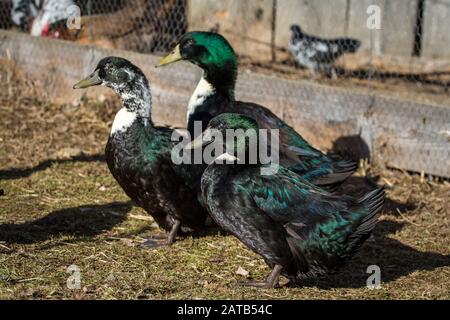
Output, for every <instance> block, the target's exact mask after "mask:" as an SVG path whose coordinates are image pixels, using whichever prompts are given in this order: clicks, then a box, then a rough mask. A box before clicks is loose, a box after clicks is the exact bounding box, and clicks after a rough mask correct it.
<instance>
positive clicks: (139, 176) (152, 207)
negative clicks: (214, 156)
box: [74, 57, 207, 246]
mask: <svg viewBox="0 0 450 320" xmlns="http://www.w3.org/2000/svg"><path fill="white" fill-rule="evenodd" d="M97 85H103V86H106V87H109V88H111V89H112V90H114V91H115V92H116V93H117V94H118V95H119V96H120V97H121V98H122V102H123V105H122V108H121V109H120V111H119V112H118V113H117V114H116V116H115V118H114V122H113V124H112V128H111V133H110V136H109V139H108V143H107V145H106V151H105V153H106V162H107V164H108V167H109V170H110V171H111V173H112V175H113V176H114V178H115V179H116V180H117V182H118V183H119V185H120V186H121V187H122V189H123V190H124V191H125V193H126V194H127V195H128V196H129V197H130V198H131V199H132V200H133V201H135V202H136V204H137V205H139V206H140V207H142V208H143V209H144V210H145V211H147V213H149V214H150V215H151V216H152V217H153V218H154V219H155V221H156V223H157V224H158V225H159V227H160V228H162V229H164V230H166V231H168V232H169V234H168V237H167V239H163V240H162V241H158V240H154V241H153V242H152V243H153V244H154V245H155V246H159V245H166V244H167V245H170V244H172V243H173V242H174V240H175V238H176V235H177V234H178V233H179V232H180V231H183V230H184V231H191V230H193V231H198V230H201V229H203V228H204V227H205V219H206V217H207V212H206V210H205V209H203V208H202V207H201V205H200V204H199V202H198V200H197V193H196V192H195V191H193V190H192V189H191V188H189V187H188V186H187V183H186V180H187V179H188V178H189V175H190V172H189V171H188V169H186V167H185V166H180V165H176V164H174V163H173V161H172V159H171V150H172V148H173V147H174V144H175V142H172V141H171V136H172V131H173V130H171V129H169V128H165V127H155V126H154V124H153V122H152V118H151V109H152V96H151V92H150V86H149V83H148V81H147V78H146V77H145V75H144V74H143V72H142V71H141V70H140V69H139V68H138V67H137V66H135V65H133V64H132V63H131V62H130V61H128V60H126V59H123V58H119V57H107V58H104V59H102V60H101V61H100V62H99V63H98V65H97V67H96V68H95V71H94V72H93V73H92V74H91V75H89V76H88V77H87V78H86V79H84V80H81V81H80V82H78V83H77V84H76V85H75V86H74V88H75V89H82V88H87V87H90V86H97ZM197 179H198V180H199V179H200V178H199V177H198V178H197Z"/></svg>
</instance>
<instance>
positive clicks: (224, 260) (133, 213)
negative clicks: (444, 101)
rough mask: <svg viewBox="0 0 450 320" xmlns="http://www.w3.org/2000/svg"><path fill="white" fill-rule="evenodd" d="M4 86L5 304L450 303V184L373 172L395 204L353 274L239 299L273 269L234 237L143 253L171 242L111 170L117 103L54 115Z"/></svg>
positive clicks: (9, 74)
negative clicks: (159, 241)
mask: <svg viewBox="0 0 450 320" xmlns="http://www.w3.org/2000/svg"><path fill="white" fill-rule="evenodd" d="M0 77H1V78H0V80H1V81H0V83H1V84H0V86H3V87H0V119H2V120H1V124H2V125H1V126H0V143H1V146H2V147H1V148H0V188H1V189H3V190H4V195H3V196H0V299H197V298H204V299H216V298H224V299H230V298H234V299H257V298H260V299H270V298H273V299H449V298H450V280H449V279H450V256H449V254H450V247H449V245H450V241H449V232H448V230H449V217H450V210H449V209H450V208H449V203H448V199H449V198H450V184H449V183H448V182H429V181H426V180H424V179H421V177H420V176H418V175H410V174H408V173H405V172H401V171H393V170H385V169H381V168H370V167H369V168H366V169H367V170H366V172H365V174H368V175H372V176H379V179H378V181H379V183H382V184H387V186H388V196H389V199H390V200H389V201H388V205H387V206H386V209H385V210H384V213H383V216H382V218H381V221H380V223H379V225H378V226H377V228H376V230H375V232H374V236H373V237H371V238H370V239H369V240H368V241H367V242H366V244H365V245H364V246H363V247H362V248H361V250H360V252H359V253H358V254H357V255H356V256H355V257H354V259H352V260H351V261H350V263H349V264H348V265H347V266H346V267H345V268H344V269H342V270H341V272H339V273H338V274H337V275H334V276H331V277H329V278H324V279H319V280H314V281H310V282H307V283H304V284H303V286H302V287H292V286H289V285H287V286H284V287H282V288H280V289H270V290H261V289H253V288H242V287H237V286H234V285H233V284H235V283H236V282H239V281H245V280H247V279H249V278H252V279H263V278H264V277H265V276H266V274H267V273H268V272H269V269H268V267H267V266H266V265H265V264H264V262H263V261H262V259H261V258H260V257H259V256H257V255H255V254H253V253H252V252H251V251H249V250H248V249H246V248H245V247H244V246H243V245H242V244H241V243H240V242H239V241H237V240H236V239H235V238H233V237H232V236H223V235H220V234H213V235H208V236H203V237H188V238H184V239H180V240H179V241H177V242H176V243H175V244H174V245H173V246H172V247H171V248H162V249H158V250H149V249H146V248H144V247H142V245H141V244H142V242H143V240H144V239H145V238H146V237H148V236H149V235H152V234H155V233H158V232H160V231H159V230H158V229H157V227H156V225H155V224H154V223H153V222H152V221H151V219H150V218H149V216H148V215H147V214H146V213H145V212H144V211H143V210H142V209H140V208H137V207H135V206H133V205H132V204H131V203H130V202H129V201H128V198H127V197H126V196H125V194H124V193H123V192H122V190H121V189H120V188H119V187H118V185H117V184H116V182H115V181H114V179H113V178H112V176H111V175H110V173H109V171H108V169H107V166H106V164H105V163H104V161H103V158H102V155H103V149H104V145H105V143H106V139H107V137H108V132H109V127H110V124H111V120H112V119H113V115H114V113H115V111H116V110H117V109H118V101H117V100H113V101H110V100H108V101H106V102H104V103H103V104H98V103H92V102H84V103H82V104H81V105H80V106H78V107H75V106H71V105H52V104H48V103H44V102H42V101H39V100H38V99H36V98H35V97H36V96H37V94H36V92H33V86H32V85H30V84H26V83H25V84H24V83H19V84H15V83H14V81H16V80H14V79H16V78H17V75H15V73H14V72H13V71H10V70H6V69H5V70H0ZM5 79H7V80H8V81H5ZM11 82H12V83H11ZM13 84H14V85H13ZM6 86H8V87H6ZM357 179H360V180H361V179H362V178H355V181H356V180H357ZM362 180H363V179H362ZM349 188H353V189H357V187H355V186H353V185H351V184H350V186H349ZM374 264H375V265H378V266H379V267H380V268H381V281H382V283H381V288H380V289H377V290H370V289H368V288H367V287H366V279H367V277H368V276H369V274H367V273H366V269H367V267H368V266H369V265H374ZM71 265H77V266H78V267H79V268H80V271H81V288H80V289H75V290H72V289H68V288H67V280H68V277H69V276H70V274H68V273H67V272H66V271H67V268H68V267H69V266H71ZM239 267H241V268H243V269H245V270H247V271H249V275H248V276H242V275H239V274H237V270H238V268H239Z"/></svg>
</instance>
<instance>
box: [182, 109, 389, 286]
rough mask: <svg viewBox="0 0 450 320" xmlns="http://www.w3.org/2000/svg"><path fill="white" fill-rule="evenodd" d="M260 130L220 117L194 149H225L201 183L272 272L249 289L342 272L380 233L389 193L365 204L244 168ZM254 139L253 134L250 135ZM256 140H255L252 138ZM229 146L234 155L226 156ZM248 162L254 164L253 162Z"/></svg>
mask: <svg viewBox="0 0 450 320" xmlns="http://www.w3.org/2000/svg"><path fill="white" fill-rule="evenodd" d="M228 129H233V130H240V129H242V130H243V132H244V133H242V134H241V135H238V138H237V139H236V140H233V141H231V144H230V141H227V142H226V143H228V145H223V143H222V142H221V140H217V139H216V140H214V139H211V138H210V137H213V135H212V134H210V132H211V130H216V131H217V130H218V131H219V132H221V134H222V135H225V134H226V133H225V132H226V130H228ZM257 130H258V124H257V122H256V121H254V120H253V119H250V118H248V117H245V116H243V115H239V114H227V113H224V114H221V115H219V116H217V117H215V118H214V119H212V120H211V121H210V123H209V126H208V128H207V129H206V130H205V131H204V133H203V135H202V136H199V137H198V138H196V139H195V140H194V141H193V142H192V143H191V145H190V148H198V147H200V146H203V147H204V146H205V145H207V144H210V145H212V146H214V144H217V143H219V144H222V146H221V147H218V146H214V148H218V149H219V150H220V149H222V150H226V152H224V153H223V154H221V155H219V156H218V157H217V160H221V161H222V163H221V162H220V161H217V163H216V162H213V163H212V164H210V165H209V166H208V167H207V169H206V170H205V172H204V173H203V176H202V181H201V187H202V192H203V197H204V201H205V202H206V204H207V207H208V210H209V212H210V215H211V217H212V218H213V219H214V221H215V222H216V223H217V224H218V225H219V226H220V227H222V228H223V229H224V230H226V231H228V232H230V233H231V234H233V235H234V236H236V237H237V238H238V239H239V240H240V241H242V242H243V243H244V244H245V245H246V246H247V247H248V248H250V249H251V250H253V251H254V252H256V253H257V254H259V255H261V256H262V257H263V258H264V260H265V262H266V263H267V264H268V265H269V267H270V268H272V272H271V273H270V275H269V276H268V278H267V280H266V281H264V282H256V283H245V285H254V286H258V287H269V288H272V287H275V286H276V285H277V283H278V278H279V276H280V274H283V275H285V276H286V277H287V278H289V279H290V280H291V281H292V282H298V281H300V280H302V279H305V278H309V277H316V276H321V275H326V274H329V273H334V272H336V271H337V270H338V269H339V268H340V267H341V266H342V265H343V264H344V263H345V262H346V261H347V260H348V259H349V258H350V257H351V256H352V255H353V254H354V253H355V252H356V251H357V249H358V248H359V247H360V246H361V244H362V243H363V242H364V241H365V240H366V239H367V237H368V236H369V235H370V233H371V231H372V230H373V228H374V227H375V226H376V224H377V221H378V216H379V213H380V210H381V208H382V206H383V202H384V197H385V194H384V191H383V188H377V189H375V190H373V191H371V192H369V193H367V194H366V195H365V196H363V197H362V198H360V199H355V198H353V197H349V196H337V195H333V194H331V193H328V192H326V191H324V190H323V189H321V188H319V187H317V186H315V185H313V184H311V183H309V182H308V181H306V180H305V179H303V178H302V177H301V176H299V175H297V174H295V173H294V172H292V171H290V170H288V169H286V168H283V167H280V168H279V170H278V172H276V173H274V174H271V175H263V174H261V173H262V171H261V169H262V168H263V165H261V164H258V163H254V164H248V163H245V159H250V158H245V159H244V162H242V161H241V160H242V159H239V157H236V155H240V154H244V155H246V154H248V151H249V150H256V149H250V148H251V147H252V146H253V145H252V143H254V144H258V139H253V140H252V139H251V137H252V136H253V137H255V135H257V134H258V133H257ZM251 132H255V133H253V134H251ZM246 133H250V134H246ZM227 146H228V149H227ZM247 162H248V160H247Z"/></svg>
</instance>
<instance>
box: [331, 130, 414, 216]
mask: <svg viewBox="0 0 450 320" xmlns="http://www.w3.org/2000/svg"><path fill="white" fill-rule="evenodd" d="M330 154H331V155H335V156H338V157H340V158H342V159H346V160H352V161H355V162H357V163H358V162H359V161H360V160H361V159H370V158H371V154H370V149H369V146H368V145H367V143H366V142H365V141H364V139H362V138H361V136H360V135H349V136H342V137H339V138H338V139H336V140H335V141H334V143H333V146H332V148H331V151H330ZM380 178H381V177H380V176H366V177H355V176H351V177H349V178H348V179H347V180H346V181H345V182H344V183H343V184H342V185H340V186H339V187H338V188H336V190H335V191H336V192H337V193H341V194H350V195H353V196H355V197H361V196H363V195H364V194H366V193H367V192H369V191H371V190H373V189H374V188H376V187H378V186H379V185H380ZM416 207H417V206H416V205H415V204H414V203H411V202H406V203H402V202H399V201H396V200H393V199H389V198H388V197H386V201H385V204H384V208H383V214H389V215H398V210H400V212H405V211H410V210H414V209H416Z"/></svg>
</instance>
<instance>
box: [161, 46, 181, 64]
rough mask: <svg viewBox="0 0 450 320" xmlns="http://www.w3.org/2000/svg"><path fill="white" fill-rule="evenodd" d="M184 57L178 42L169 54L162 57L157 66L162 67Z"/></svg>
mask: <svg viewBox="0 0 450 320" xmlns="http://www.w3.org/2000/svg"><path fill="white" fill-rule="evenodd" d="M181 59H182V57H181V53H180V45H179V44H177V46H176V47H175V48H174V49H173V50H172V52H171V53H169V54H168V55H167V56H165V57H164V58H162V59H161V61H159V63H158V64H157V65H156V66H155V67H157V68H158V67H162V66H165V65H167V64H170V63H173V62H177V61H180V60H181Z"/></svg>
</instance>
